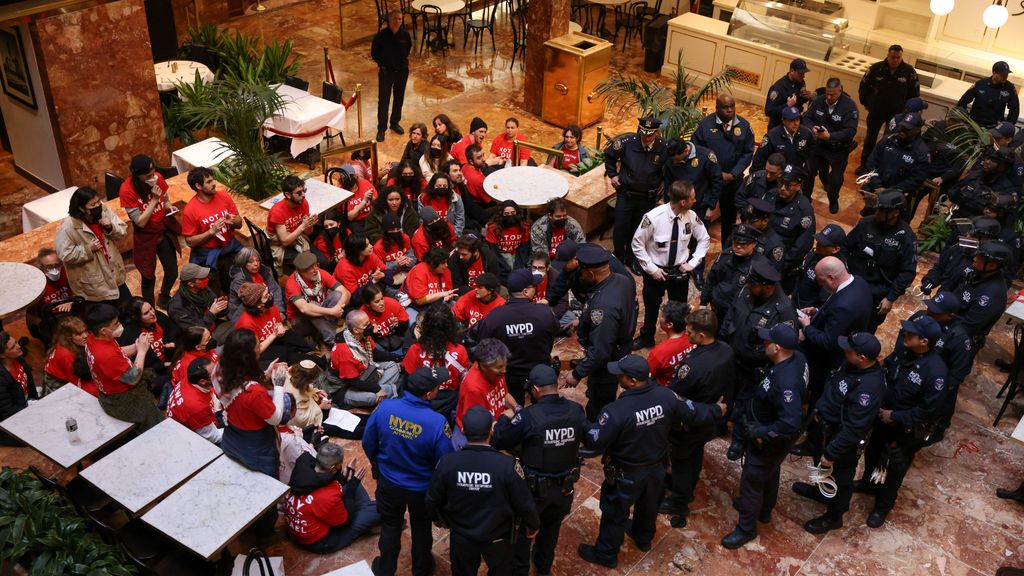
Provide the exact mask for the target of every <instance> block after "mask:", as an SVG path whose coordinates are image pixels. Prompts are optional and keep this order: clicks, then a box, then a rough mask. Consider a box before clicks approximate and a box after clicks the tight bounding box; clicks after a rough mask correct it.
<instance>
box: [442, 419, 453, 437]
mask: <svg viewBox="0 0 1024 576" xmlns="http://www.w3.org/2000/svg"><path fill="white" fill-rule="evenodd" d="M444 435H445V436H447V437H448V438H451V437H452V427H451V426H449V425H448V423H447V422H445V423H444Z"/></svg>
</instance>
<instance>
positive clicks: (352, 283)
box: [334, 233, 386, 306]
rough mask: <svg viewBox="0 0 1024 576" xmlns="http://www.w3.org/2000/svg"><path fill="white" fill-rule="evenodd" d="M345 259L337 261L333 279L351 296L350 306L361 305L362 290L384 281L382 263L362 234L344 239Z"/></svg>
mask: <svg viewBox="0 0 1024 576" xmlns="http://www.w3.org/2000/svg"><path fill="white" fill-rule="evenodd" d="M344 247H345V257H344V258H342V259H341V260H339V261H338V266H337V267H335V269H334V277H335V278H336V279H337V280H338V282H341V284H342V286H344V287H345V289H346V290H348V292H349V294H351V295H352V305H353V306H355V305H358V304H362V302H363V288H364V287H365V286H367V285H369V284H376V283H379V282H381V281H383V280H384V279H385V276H386V274H385V272H384V270H385V269H386V267H385V266H384V261H383V260H381V259H380V258H379V257H377V255H376V254H374V253H373V246H372V245H371V244H370V241H369V240H367V239H366V236H363V234H362V233H352V234H349V235H348V237H347V238H345V242H344Z"/></svg>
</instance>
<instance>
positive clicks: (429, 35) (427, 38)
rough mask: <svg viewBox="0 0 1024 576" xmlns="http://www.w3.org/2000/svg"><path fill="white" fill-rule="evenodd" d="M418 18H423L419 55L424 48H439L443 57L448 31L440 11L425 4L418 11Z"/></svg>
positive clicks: (446, 45) (446, 46)
mask: <svg viewBox="0 0 1024 576" xmlns="http://www.w3.org/2000/svg"><path fill="white" fill-rule="evenodd" d="M420 16H421V17H422V18H423V33H422V34H421V35H420V54H422V53H423V47H424V46H430V47H431V48H432V49H433V48H439V49H440V50H441V55H442V56H444V55H445V51H446V50H447V48H448V29H447V27H446V26H445V24H444V21H443V20H442V19H441V9H440V8H439V7H437V6H434V5H433V4H425V5H424V6H423V7H422V8H421V9H420Z"/></svg>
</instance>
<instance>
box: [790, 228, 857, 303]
mask: <svg viewBox="0 0 1024 576" xmlns="http://www.w3.org/2000/svg"><path fill="white" fill-rule="evenodd" d="M826 256H835V257H836V258H839V259H840V260H842V261H843V263H844V264H845V263H846V258H847V255H846V231H845V230H843V228H842V226H840V225H839V224H826V225H825V227H824V228H822V229H821V232H818V233H817V234H815V235H814V249H813V250H811V251H810V252H808V253H807V256H805V257H804V261H803V263H802V264H801V265H800V271H799V273H800V278H799V279H798V280H797V282H796V286H795V287H794V288H793V294H792V299H793V306H794V307H795V308H796V309H798V310H799V309H800V308H817V307H819V306H821V305H822V304H823V303H824V302H825V300H826V299H827V298H828V293H827V292H825V289H824V288H822V287H821V285H819V284H818V280H817V277H818V276H817V274H816V273H815V271H814V269H815V267H817V265H818V262H821V259H822V258H824V257H826Z"/></svg>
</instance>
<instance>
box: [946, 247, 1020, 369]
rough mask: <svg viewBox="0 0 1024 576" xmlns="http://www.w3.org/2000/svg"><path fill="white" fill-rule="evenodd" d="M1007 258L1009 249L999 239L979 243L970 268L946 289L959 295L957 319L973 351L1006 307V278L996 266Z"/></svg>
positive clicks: (980, 344) (1002, 264)
mask: <svg viewBox="0 0 1024 576" xmlns="http://www.w3.org/2000/svg"><path fill="white" fill-rule="evenodd" d="M1009 259H1010V249H1009V248H1008V247H1007V246H1006V244H1003V243H1002V242H1000V241H999V240H989V241H987V242H985V243H984V244H982V245H981V246H980V247H979V248H978V251H977V252H976V253H975V254H974V258H973V259H972V260H971V269H970V270H967V271H965V272H964V273H963V274H961V275H960V276H959V278H958V281H956V282H953V283H951V284H949V285H948V290H949V291H950V292H952V293H954V294H956V295H957V296H959V297H960V311H959V315H960V320H961V321H962V322H963V327H964V330H965V331H966V332H967V335H968V336H970V337H971V343H972V346H973V348H974V353H975V354H977V353H978V351H979V350H981V347H982V346H984V345H985V337H986V336H988V333H989V331H991V330H992V327H993V326H995V324H996V321H998V320H999V317H1000V316H1002V315H1003V311H1004V310H1006V278H1004V277H1003V274H1002V273H1001V272H1000V268H1001V267H1002V266H1004V265H1005V264H1006V262H1007V261H1008V260H1009Z"/></svg>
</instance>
